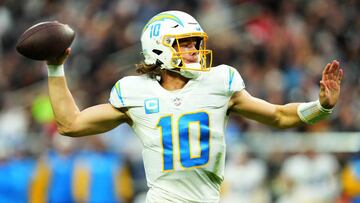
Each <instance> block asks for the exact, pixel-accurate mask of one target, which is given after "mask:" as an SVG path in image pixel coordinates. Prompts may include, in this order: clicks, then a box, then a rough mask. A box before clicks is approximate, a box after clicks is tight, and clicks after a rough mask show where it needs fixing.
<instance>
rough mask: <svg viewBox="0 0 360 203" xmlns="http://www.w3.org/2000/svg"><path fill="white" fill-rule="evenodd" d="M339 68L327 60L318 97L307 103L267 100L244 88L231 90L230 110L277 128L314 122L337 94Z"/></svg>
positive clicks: (332, 105)
mask: <svg viewBox="0 0 360 203" xmlns="http://www.w3.org/2000/svg"><path fill="white" fill-rule="evenodd" d="M342 77H343V70H342V69H341V68H340V65H339V62H338V61H335V60H334V61H333V62H332V63H328V64H327V65H326V67H325V69H324V71H323V73H322V79H321V81H320V93H319V100H318V101H314V102H309V103H289V104H285V105H276V104H271V103H269V102H267V101H264V100H262V99H259V98H256V97H253V96H251V95H250V94H249V93H248V92H247V91H246V90H241V91H238V92H235V93H234V94H233V96H232V97H231V99H230V102H229V110H230V112H235V113H237V114H239V115H241V116H244V117H246V118H249V119H252V120H256V121H258V122H260V123H263V124H266V125H270V126H273V127H277V128H291V127H296V126H299V125H301V124H303V123H304V122H305V123H309V124H311V123H315V122H317V121H318V120H321V119H323V118H325V117H326V116H327V115H328V114H329V113H331V109H332V108H333V107H334V106H335V104H336V103H337V101H338V98H339V95H340V84H341V80H342Z"/></svg>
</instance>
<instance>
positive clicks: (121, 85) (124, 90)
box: [109, 77, 141, 108]
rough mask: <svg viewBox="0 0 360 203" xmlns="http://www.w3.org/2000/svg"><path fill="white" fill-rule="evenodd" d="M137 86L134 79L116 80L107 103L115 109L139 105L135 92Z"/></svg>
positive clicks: (137, 93)
mask: <svg viewBox="0 0 360 203" xmlns="http://www.w3.org/2000/svg"><path fill="white" fill-rule="evenodd" d="M136 84H139V83H138V81H136V79H134V78H129V77H125V78H122V79H120V80H118V81H117V82H116V83H115V85H114V86H113V88H112V89H111V92H110V98H109V102H110V104H111V105H113V106H114V107H115V108H122V107H134V106H139V105H141V101H140V100H139V97H137V96H136V95H139V94H140V93H139V92H138V91H137V88H136V87H138V85H136Z"/></svg>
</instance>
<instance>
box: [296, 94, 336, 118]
mask: <svg viewBox="0 0 360 203" xmlns="http://www.w3.org/2000/svg"><path fill="white" fill-rule="evenodd" d="M332 111H333V109H325V108H324V107H322V106H321V104H320V101H319V100H317V101H313V102H307V103H301V104H300V105H299V106H298V108H297V114H298V116H299V117H300V119H301V120H302V121H303V122H305V123H307V124H314V123H316V122H318V121H320V120H322V119H324V118H326V117H327V116H328V115H330V114H331V113H332Z"/></svg>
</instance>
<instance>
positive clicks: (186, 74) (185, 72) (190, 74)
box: [162, 63, 201, 79]
mask: <svg viewBox="0 0 360 203" xmlns="http://www.w3.org/2000/svg"><path fill="white" fill-rule="evenodd" d="M186 66H187V67H189V68H192V67H199V66H200V63H188V64H186ZM162 68H163V69H166V70H169V71H171V72H174V73H178V74H180V75H182V76H184V77H186V78H189V79H196V78H198V77H199V76H200V75H201V71H197V70H186V69H182V68H180V71H178V70H175V69H174V68H172V69H169V68H165V67H162Z"/></svg>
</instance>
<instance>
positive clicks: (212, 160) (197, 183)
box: [109, 65, 245, 202]
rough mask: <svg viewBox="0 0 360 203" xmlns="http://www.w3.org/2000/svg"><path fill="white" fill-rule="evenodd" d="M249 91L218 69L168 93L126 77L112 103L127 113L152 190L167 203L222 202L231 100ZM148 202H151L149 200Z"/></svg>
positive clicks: (223, 68)
mask: <svg viewBox="0 0 360 203" xmlns="http://www.w3.org/2000/svg"><path fill="white" fill-rule="evenodd" d="M243 88H245V85H244V82H243V80H242V78H241V76H240V74H239V73H238V72H237V70H236V69H234V68H232V67H230V66H227V65H220V66H216V67H213V68H211V70H210V71H209V72H204V73H203V74H202V75H201V76H200V77H199V78H197V79H192V80H190V81H189V82H188V83H187V84H186V85H185V86H184V87H183V88H182V89H180V90H176V91H168V90H166V89H164V88H163V87H162V86H161V85H160V84H159V82H158V81H157V80H155V79H151V78H149V77H148V76H146V75H141V76H128V77H124V78H122V79H121V80H119V81H118V82H117V83H116V84H115V86H114V87H113V89H112V90H111V95H110V99H109V101H110V103H111V104H112V105H113V106H114V107H116V108H122V107H126V108H128V112H129V115H130V117H131V119H132V121H133V124H132V128H133V129H134V131H135V133H136V134H137V136H138V137H139V138H140V140H141V142H142V143H143V146H144V148H143V160H144V165H145V172H146V177H147V182H148V186H149V187H150V189H151V190H156V191H157V192H156V193H155V192H153V194H155V195H156V194H157V195H159V196H161V195H162V196H163V197H164V198H163V202H164V199H166V197H168V198H169V197H171V199H169V202H218V201H219V196H220V195H219V193H220V184H221V182H222V180H223V171H224V163H225V139H224V132H225V127H226V122H227V118H228V117H227V114H226V112H227V110H228V102H229V100H230V97H231V96H232V94H233V93H234V92H235V91H240V90H242V89H243ZM148 202H150V200H148Z"/></svg>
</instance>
